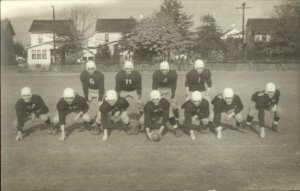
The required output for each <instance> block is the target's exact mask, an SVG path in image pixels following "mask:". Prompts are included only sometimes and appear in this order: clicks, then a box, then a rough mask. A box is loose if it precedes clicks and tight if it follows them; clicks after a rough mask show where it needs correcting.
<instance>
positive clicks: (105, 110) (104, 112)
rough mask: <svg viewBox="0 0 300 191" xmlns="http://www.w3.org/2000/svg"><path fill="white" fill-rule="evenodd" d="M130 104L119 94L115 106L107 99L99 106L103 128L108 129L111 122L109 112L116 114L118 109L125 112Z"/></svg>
mask: <svg viewBox="0 0 300 191" xmlns="http://www.w3.org/2000/svg"><path fill="white" fill-rule="evenodd" d="M128 106H129V103H128V101H127V100H126V99H125V98H123V97H120V96H118V100H117V102H116V104H115V105H113V106H112V105H110V104H109V103H108V102H107V101H106V100H104V101H103V103H102V105H101V106H100V108H99V111H100V113H101V124H102V126H103V128H104V129H106V128H107V126H108V124H109V120H110V119H109V113H111V115H114V114H115V113H116V112H117V111H120V112H123V111H125V110H126V109H127V108H128Z"/></svg>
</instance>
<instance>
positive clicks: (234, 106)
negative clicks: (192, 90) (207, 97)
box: [211, 94, 244, 127]
mask: <svg viewBox="0 0 300 191" xmlns="http://www.w3.org/2000/svg"><path fill="white" fill-rule="evenodd" d="M211 103H212V105H214V119H213V121H214V124H215V125H216V127H218V126H220V125H221V113H223V112H227V111H230V110H233V111H234V113H235V114H237V113H240V112H241V111H242V110H243V108H244V105H243V103H242V101H241V98H240V97H239V96H238V95H234V97H233V100H232V103H231V104H230V105H228V104H227V103H226V102H225V100H224V99H223V96H222V94H219V95H217V96H216V97H215V98H214V99H213V100H212V101H211Z"/></svg>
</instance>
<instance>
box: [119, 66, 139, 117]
mask: <svg viewBox="0 0 300 191" xmlns="http://www.w3.org/2000/svg"><path fill="white" fill-rule="evenodd" d="M133 68H134V67H133V63H132V62H131V61H126V62H125V63H124V70H121V71H119V72H118V73H117V75H116V87H115V89H116V92H117V93H118V94H119V95H120V96H121V97H124V98H130V97H131V98H132V99H133V100H134V101H135V102H136V104H137V108H138V109H139V111H140V112H141V111H142V110H143V106H142V100H141V99H142V77H141V74H140V73H139V72H138V71H134V70H133Z"/></svg>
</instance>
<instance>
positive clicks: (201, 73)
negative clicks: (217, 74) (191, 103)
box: [185, 59, 212, 100]
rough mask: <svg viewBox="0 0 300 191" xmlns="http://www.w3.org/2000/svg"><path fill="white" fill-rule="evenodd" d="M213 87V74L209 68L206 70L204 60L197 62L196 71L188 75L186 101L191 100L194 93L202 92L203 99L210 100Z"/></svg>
mask: <svg viewBox="0 0 300 191" xmlns="http://www.w3.org/2000/svg"><path fill="white" fill-rule="evenodd" d="M211 86H212V81H211V72H210V71H209V70H208V69H207V68H204V62H203V61H202V60H199V59H198V60H196V61H195V64H194V69H193V70H191V71H189V72H188V73H187V74H186V80H185V90H186V100H188V99H189V98H190V95H191V93H192V92H193V91H200V92H201V93H202V96H203V97H205V98H209V92H210V89H211Z"/></svg>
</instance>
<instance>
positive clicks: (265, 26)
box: [247, 18, 279, 33]
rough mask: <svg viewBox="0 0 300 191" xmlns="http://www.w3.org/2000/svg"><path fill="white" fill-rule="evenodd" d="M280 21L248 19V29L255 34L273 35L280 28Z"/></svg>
mask: <svg viewBox="0 0 300 191" xmlns="http://www.w3.org/2000/svg"><path fill="white" fill-rule="evenodd" d="M278 21H279V20H278V19H271V18H269V19H248V21H247V27H250V30H251V31H252V32H254V33H273V32H274V31H275V29H276V27H277V26H278Z"/></svg>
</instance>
